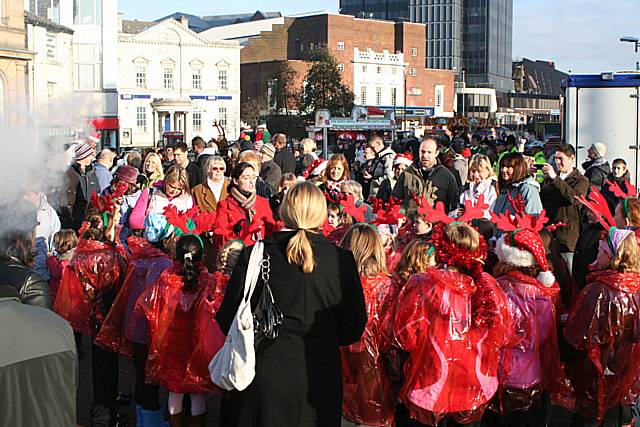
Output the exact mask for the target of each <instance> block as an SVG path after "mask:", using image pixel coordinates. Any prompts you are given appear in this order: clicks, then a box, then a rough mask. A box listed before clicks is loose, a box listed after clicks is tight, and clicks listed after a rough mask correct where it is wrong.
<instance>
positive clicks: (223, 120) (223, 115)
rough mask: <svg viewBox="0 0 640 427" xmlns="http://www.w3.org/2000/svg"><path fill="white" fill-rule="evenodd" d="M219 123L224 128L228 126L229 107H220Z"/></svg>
mask: <svg viewBox="0 0 640 427" xmlns="http://www.w3.org/2000/svg"><path fill="white" fill-rule="evenodd" d="M218 123H219V124H220V126H222V127H223V128H224V127H227V107H220V108H218Z"/></svg>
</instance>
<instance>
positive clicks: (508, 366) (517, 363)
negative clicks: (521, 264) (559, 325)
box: [495, 271, 566, 414]
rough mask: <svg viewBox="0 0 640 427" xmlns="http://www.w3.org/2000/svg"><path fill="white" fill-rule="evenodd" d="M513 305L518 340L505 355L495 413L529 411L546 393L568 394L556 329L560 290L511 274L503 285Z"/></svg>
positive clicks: (514, 335) (528, 277)
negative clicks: (537, 399) (542, 394)
mask: <svg viewBox="0 0 640 427" xmlns="http://www.w3.org/2000/svg"><path fill="white" fill-rule="evenodd" d="M498 284H499V285H500V287H501V288H502V290H503V291H504V293H505V294H506V296H507V300H508V302H509V312H510V314H511V319H512V325H513V326H512V328H513V332H514V334H513V336H512V339H511V340H510V341H509V343H508V344H507V345H506V346H505V347H504V348H503V349H502V355H501V356H502V357H501V358H502V360H501V366H500V368H501V369H500V372H499V376H500V385H501V387H500V389H499V393H498V399H497V402H496V406H497V407H496V408H495V409H496V410H498V411H499V412H500V413H503V414H508V413H512V412H515V411H527V410H529V409H530V407H531V405H532V404H533V403H534V401H535V398H536V397H537V396H539V395H540V394H541V393H543V392H550V393H556V392H562V391H564V390H566V383H565V381H563V371H562V364H561V363H560V350H559V348H558V336H557V329H556V319H557V316H556V303H557V301H558V299H559V293H560V286H559V285H558V282H555V283H554V284H553V285H552V286H549V287H546V286H544V285H543V284H542V283H540V282H539V281H537V280H536V279H535V278H533V277H531V276H527V275H526V274H524V273H522V272H519V271H511V272H509V273H507V274H506V275H504V276H502V277H500V278H499V279H498Z"/></svg>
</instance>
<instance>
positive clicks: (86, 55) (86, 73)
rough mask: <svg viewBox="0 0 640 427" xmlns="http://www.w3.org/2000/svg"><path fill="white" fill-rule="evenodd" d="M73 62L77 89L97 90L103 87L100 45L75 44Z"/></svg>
mask: <svg viewBox="0 0 640 427" xmlns="http://www.w3.org/2000/svg"><path fill="white" fill-rule="evenodd" d="M73 61H74V70H73V71H74V80H75V85H76V89H78V90H96V89H100V88H101V87H102V63H101V62H102V60H101V53H100V45H94V44H82V43H74V45H73Z"/></svg>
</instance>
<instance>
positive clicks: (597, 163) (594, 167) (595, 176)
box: [582, 142, 611, 191]
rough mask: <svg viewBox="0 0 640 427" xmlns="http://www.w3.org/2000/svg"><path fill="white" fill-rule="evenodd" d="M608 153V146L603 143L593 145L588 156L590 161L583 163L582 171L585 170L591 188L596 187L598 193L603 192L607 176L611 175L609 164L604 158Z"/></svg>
mask: <svg viewBox="0 0 640 427" xmlns="http://www.w3.org/2000/svg"><path fill="white" fill-rule="evenodd" d="M606 153H607V146H606V145H604V144H603V143H601V142H596V143H595V144H591V147H589V150H588V151H587V155H588V156H589V160H587V161H586V162H584V163H582V169H584V176H586V177H587V179H588V180H589V184H590V186H591V187H596V188H597V189H598V191H600V190H602V187H603V186H604V183H605V181H606V180H607V176H608V175H609V174H610V173H611V168H610V167H609V162H608V161H607V159H606V158H605V157H604V156H605V154H606Z"/></svg>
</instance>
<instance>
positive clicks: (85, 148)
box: [75, 144, 93, 161]
mask: <svg viewBox="0 0 640 427" xmlns="http://www.w3.org/2000/svg"><path fill="white" fill-rule="evenodd" d="M75 155H76V161H80V160H84V159H86V158H87V157H89V156H93V148H91V146H90V145H89V144H78V145H76V149H75Z"/></svg>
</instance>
